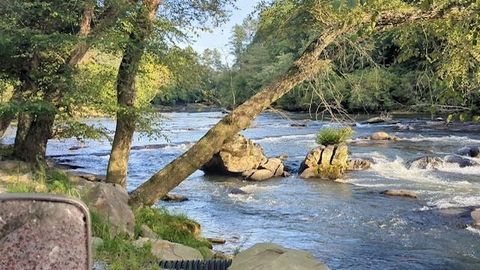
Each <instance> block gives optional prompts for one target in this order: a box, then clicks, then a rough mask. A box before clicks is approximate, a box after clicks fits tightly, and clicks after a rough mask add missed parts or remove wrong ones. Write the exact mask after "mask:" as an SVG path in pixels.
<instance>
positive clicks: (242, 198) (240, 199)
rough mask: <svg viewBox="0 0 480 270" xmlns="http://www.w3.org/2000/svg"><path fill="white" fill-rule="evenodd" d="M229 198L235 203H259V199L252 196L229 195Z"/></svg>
mask: <svg viewBox="0 0 480 270" xmlns="http://www.w3.org/2000/svg"><path fill="white" fill-rule="evenodd" d="M228 197H229V198H230V199H231V200H232V201H233V202H242V203H252V202H258V200H257V199H255V198H254V197H253V195H252V194H231V193H230V194H228Z"/></svg>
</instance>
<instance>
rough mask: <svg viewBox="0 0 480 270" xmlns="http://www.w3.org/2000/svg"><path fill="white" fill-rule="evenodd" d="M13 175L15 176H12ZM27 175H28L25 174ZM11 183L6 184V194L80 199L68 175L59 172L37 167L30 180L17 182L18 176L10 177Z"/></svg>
mask: <svg viewBox="0 0 480 270" xmlns="http://www.w3.org/2000/svg"><path fill="white" fill-rule="evenodd" d="M12 175H15V174H12ZM25 175H28V174H25ZM12 177H14V178H13V181H10V183H8V184H7V192H11V193H31V192H33V193H53V194H58V195H65V196H68V197H74V198H80V194H79V192H78V190H77V189H75V187H74V186H73V185H72V183H71V182H70V179H69V177H68V175H67V174H66V173H65V172H63V171H60V170H56V169H48V168H46V167H44V166H37V168H36V169H35V170H34V172H33V173H32V174H31V179H28V177H26V178H27V179H22V181H15V180H19V179H20V176H17V179H15V176H12Z"/></svg>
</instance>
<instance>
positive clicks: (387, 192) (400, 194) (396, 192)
mask: <svg viewBox="0 0 480 270" xmlns="http://www.w3.org/2000/svg"><path fill="white" fill-rule="evenodd" d="M380 193H381V194H383V195H388V196H398V197H408V198H413V199H416V198H418V195H417V193H415V192H413V191H409V190H400V189H399V190H396V189H391V190H385V191H382V192H380Z"/></svg>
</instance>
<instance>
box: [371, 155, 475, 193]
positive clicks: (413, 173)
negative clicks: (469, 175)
mask: <svg viewBox="0 0 480 270" xmlns="http://www.w3.org/2000/svg"><path fill="white" fill-rule="evenodd" d="M372 169H373V170H375V171H377V172H378V174H380V175H381V176H382V177H384V178H388V179H392V180H400V181H408V182H416V183H421V184H422V183H423V184H434V185H442V186H448V187H454V186H465V185H470V183H469V182H467V181H461V182H455V181H447V180H445V179H441V178H439V177H437V176H435V175H433V174H432V172H433V171H431V170H422V169H414V168H412V169H408V168H407V167H406V166H405V163H404V160H403V159H402V158H400V157H397V158H396V159H395V160H394V161H391V162H379V163H376V164H373V165H372Z"/></svg>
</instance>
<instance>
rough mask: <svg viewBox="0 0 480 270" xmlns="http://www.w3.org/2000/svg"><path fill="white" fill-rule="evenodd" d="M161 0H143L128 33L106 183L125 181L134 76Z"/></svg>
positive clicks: (131, 131) (133, 119)
mask: <svg viewBox="0 0 480 270" xmlns="http://www.w3.org/2000/svg"><path fill="white" fill-rule="evenodd" d="M161 2H162V0H144V1H143V3H142V7H141V8H140V10H139V11H138V15H137V18H136V25H135V28H134V30H133V31H132V32H131V33H130V35H129V40H128V43H127V46H126V48H125V51H124V53H123V58H122V62H121V64H120V68H119V70H118V75H117V103H118V106H119V109H118V112H117V125H116V128H115V136H114V139H113V144H112V151H111V153H110V159H109V161H108V168H107V182H109V183H116V184H120V185H122V186H126V184H127V181H126V179H127V168H128V158H129V155H130V147H131V144H132V138H133V134H134V132H135V125H136V120H137V118H136V113H135V97H136V88H135V79H136V77H137V74H138V69H139V66H140V61H141V59H142V56H143V54H144V51H145V46H146V43H147V42H148V38H149V37H150V35H151V33H152V29H153V23H154V21H155V17H156V13H157V10H158V7H159V5H160V3H161Z"/></svg>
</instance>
